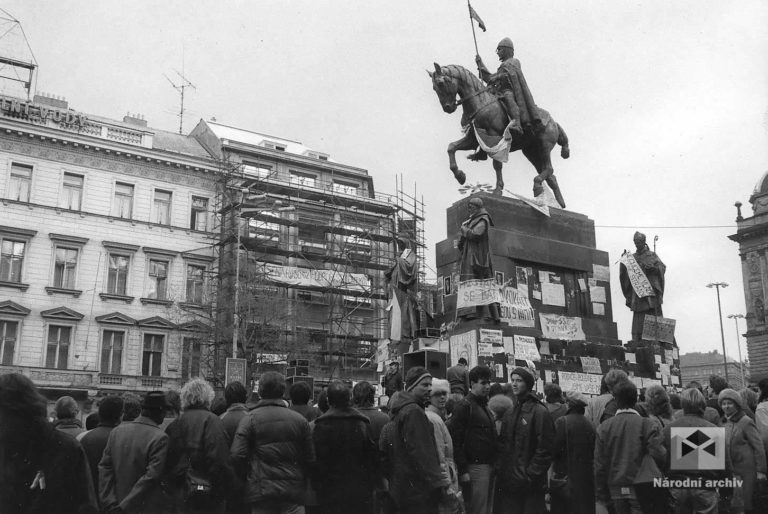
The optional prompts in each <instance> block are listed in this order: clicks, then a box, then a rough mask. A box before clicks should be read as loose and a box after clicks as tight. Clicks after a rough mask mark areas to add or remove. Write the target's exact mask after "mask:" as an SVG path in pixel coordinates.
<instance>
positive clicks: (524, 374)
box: [509, 367, 536, 391]
mask: <svg viewBox="0 0 768 514" xmlns="http://www.w3.org/2000/svg"><path fill="white" fill-rule="evenodd" d="M512 375H519V376H520V378H522V379H523V382H525V385H526V386H527V387H528V390H529V391H533V384H534V383H535V382H536V375H535V374H534V373H533V371H532V370H530V369H528V368H523V367H519V368H515V369H513V370H512V373H510V374H509V376H510V377H511V376H512Z"/></svg>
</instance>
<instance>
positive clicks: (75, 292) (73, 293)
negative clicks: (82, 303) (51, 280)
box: [45, 286, 83, 298]
mask: <svg viewBox="0 0 768 514" xmlns="http://www.w3.org/2000/svg"><path fill="white" fill-rule="evenodd" d="M45 292H46V293H48V294H64V295H69V296H73V297H75V298H79V297H80V295H81V294H83V292H82V291H81V290H79V289H66V288H63V287H51V286H49V287H46V288H45Z"/></svg>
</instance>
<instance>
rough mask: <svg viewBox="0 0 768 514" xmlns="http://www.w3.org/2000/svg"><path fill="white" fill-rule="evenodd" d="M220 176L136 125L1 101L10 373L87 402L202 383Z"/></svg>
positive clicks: (187, 143)
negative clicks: (99, 397) (190, 380)
mask: <svg viewBox="0 0 768 514" xmlns="http://www.w3.org/2000/svg"><path fill="white" fill-rule="evenodd" d="M218 174H219V169H218V165H217V163H216V161H215V160H214V159H212V158H211V156H210V155H209V154H208V153H207V152H206V151H205V149H204V148H203V147H202V146H201V145H200V144H199V143H198V142H197V141H196V140H195V139H194V138H191V137H187V136H182V135H178V134H173V133H169V132H165V131H161V130H156V129H152V128H149V127H148V126H147V123H146V121H144V120H143V119H141V118H139V117H131V116H126V117H125V118H124V119H123V120H121V121H118V120H110V119H106V118H101V117H97V116H92V115H88V114H84V113H80V112H77V111H74V110H73V109H70V108H69V106H68V105H67V104H66V102H63V101H61V100H58V99H54V98H47V97H42V96H35V98H34V100H33V101H31V102H28V101H23V100H19V99H15V98H0V248H1V250H2V254H1V256H0V372H2V373H7V372H14V371H16V372H21V373H24V374H26V375H28V376H29V377H30V378H32V380H33V381H34V382H35V383H36V384H38V385H39V386H40V387H41V389H42V390H43V391H44V392H46V394H48V395H49V397H52V398H55V397H58V396H61V395H62V394H65V393H66V394H71V395H73V396H75V397H77V398H78V399H80V400H85V399H87V398H88V397H93V396H95V395H98V394H103V393H108V392H121V391H148V390H153V389H161V388H162V389H165V388H176V387H178V386H179V385H180V383H181V382H182V381H183V380H185V379H186V378H188V377H190V376H194V375H198V374H201V373H202V374H205V373H206V371H205V370H201V361H202V360H203V359H204V354H205V352H206V348H205V345H206V342H207V341H209V340H210V335H209V333H210V330H211V328H212V324H211V322H210V319H211V316H210V312H211V310H212V309H211V306H210V305H209V304H210V301H211V298H212V297H213V295H212V294H211V293H210V292H209V288H210V286H212V285H214V284H215V281H213V280H212V277H214V276H215V274H216V271H217V270H216V262H215V261H214V252H213V244H212V243H213V240H214V238H215V236H216V233H217V232H216V230H215V229H216V227H215V226H214V223H215V221H216V219H215V216H214V215H213V210H212V206H213V201H214V199H215V197H216V187H217V184H218V183H219V180H218V178H217V176H218Z"/></svg>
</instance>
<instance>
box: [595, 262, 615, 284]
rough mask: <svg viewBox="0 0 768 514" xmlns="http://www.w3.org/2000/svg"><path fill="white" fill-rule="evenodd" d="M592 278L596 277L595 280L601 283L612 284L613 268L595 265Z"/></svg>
mask: <svg viewBox="0 0 768 514" xmlns="http://www.w3.org/2000/svg"><path fill="white" fill-rule="evenodd" d="M592 277H594V279H595V280H600V281H601V282H610V281H611V268H609V267H608V266H602V265H600V264H593V265H592Z"/></svg>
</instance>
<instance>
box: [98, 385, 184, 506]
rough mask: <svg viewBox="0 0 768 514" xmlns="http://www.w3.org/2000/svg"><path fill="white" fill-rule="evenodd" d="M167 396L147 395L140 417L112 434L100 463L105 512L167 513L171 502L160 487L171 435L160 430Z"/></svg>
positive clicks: (161, 393) (116, 428)
mask: <svg viewBox="0 0 768 514" xmlns="http://www.w3.org/2000/svg"><path fill="white" fill-rule="evenodd" d="M165 405H166V404H165V393H163V392H162V391H152V392H150V393H147V394H146V396H145V397H144V399H143V401H142V405H141V415H140V416H139V417H138V418H136V420H135V421H132V422H128V423H121V424H120V425H118V426H117V427H115V428H114V430H112V433H111V434H109V440H108V441H107V446H106V448H104V456H103V457H102V458H101V462H99V499H100V501H101V505H102V508H103V509H104V511H105V512H107V513H110V512H123V513H126V514H131V513H144V512H164V511H166V510H167V509H168V507H169V505H168V499H167V497H166V496H165V493H164V492H163V491H162V489H161V487H160V480H161V478H162V476H163V471H164V469H165V459H166V456H167V453H168V436H167V435H166V434H165V433H164V432H163V431H162V430H160V426H159V425H160V423H162V422H163V418H164V416H165Z"/></svg>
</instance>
